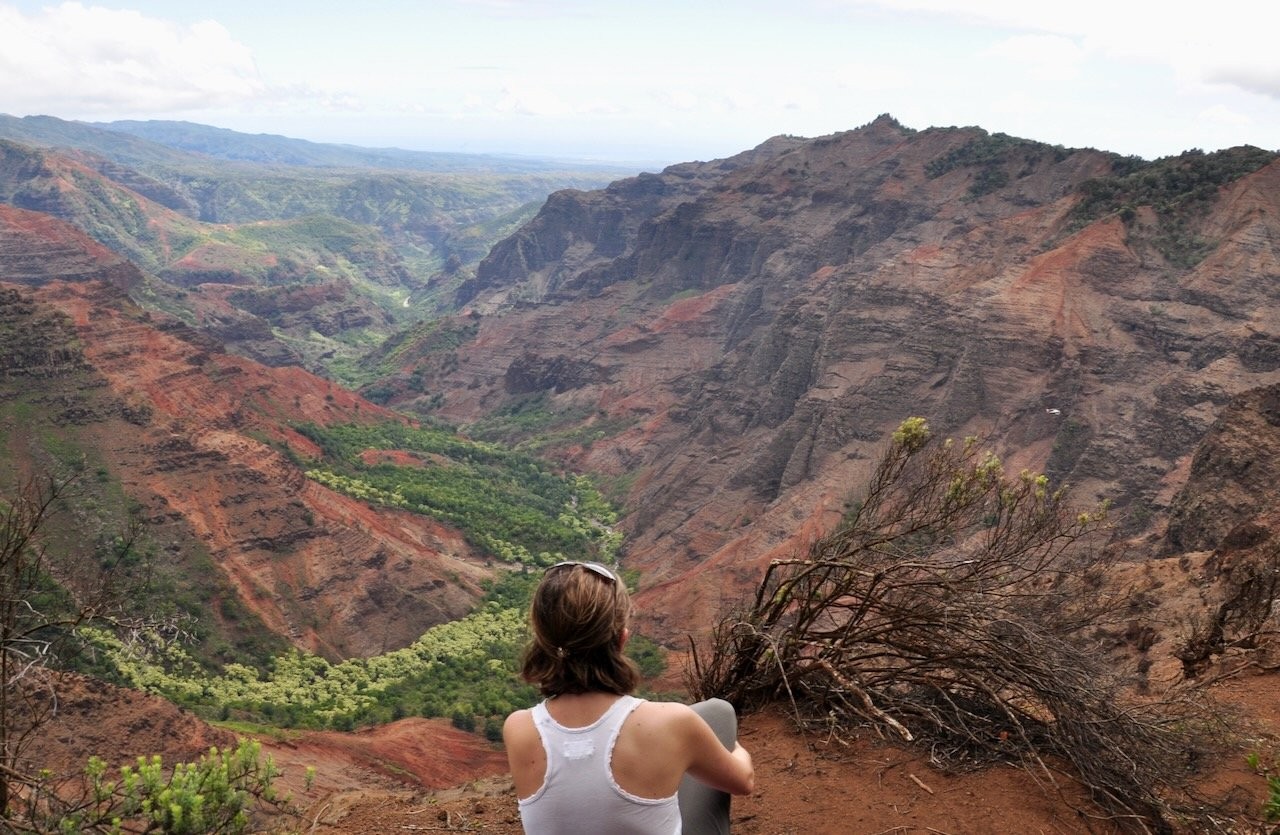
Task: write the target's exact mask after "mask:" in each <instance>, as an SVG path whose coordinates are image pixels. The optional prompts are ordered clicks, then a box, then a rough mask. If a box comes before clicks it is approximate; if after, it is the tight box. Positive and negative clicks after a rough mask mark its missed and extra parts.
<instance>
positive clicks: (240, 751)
mask: <svg viewBox="0 0 1280 835" xmlns="http://www.w3.org/2000/svg"><path fill="white" fill-rule="evenodd" d="M109 771H110V769H109V768H108V767H107V764H106V762H104V761H103V760H102V759H100V758H97V757H93V758H91V759H90V760H89V763H88V765H87V766H86V767H85V770H84V775H83V779H82V780H81V781H79V783H78V784H75V785H71V784H68V783H67V782H65V781H62V782H55V781H54V780H53V779H52V775H50V774H49V773H48V772H45V773H43V774H42V775H40V776H39V778H37V779H35V780H33V781H32V782H31V783H30V784H29V785H28V786H27V790H26V791H25V792H24V794H23V796H22V802H21V806H20V808H18V809H14V810H12V811H11V813H10V814H9V815H8V816H7V817H6V821H7V822H8V823H9V824H10V825H11V826H12V831H17V832H32V833H60V834H61V835H71V833H89V832H91V833H109V834H110V835H118V834H119V833H126V832H128V833H144V832H156V833H165V835H212V834H213V833H226V835H233V834H234V833H242V832H246V831H248V830H249V828H250V823H251V812H252V811H253V809H254V808H255V806H259V805H261V806H274V807H276V808H277V809H280V808H282V807H283V805H284V803H285V800H283V799H282V798H280V797H279V796H278V795H277V793H276V790H275V788H274V785H273V784H274V782H275V780H276V778H277V777H279V775H280V772H279V770H278V769H277V768H276V767H275V764H274V763H273V762H272V760H271V758H270V757H264V756H263V755H262V752H261V746H260V745H259V743H257V742H256V741H253V740H244V741H241V742H240V744H239V745H238V746H237V747H236V748H235V749H234V750H226V751H220V750H218V749H217V748H211V749H209V752H208V753H207V754H206V755H204V756H202V757H200V759H199V760H197V761H196V762H187V763H177V764H176V765H175V766H174V767H173V768H172V769H169V768H166V767H165V766H164V764H163V762H162V761H161V758H160V757H159V756H152V757H139V758H138V759H137V761H136V762H135V763H134V764H133V765H126V766H122V767H121V768H120V769H119V770H118V771H117V772H116V776H114V777H112V776H110V775H109V773H108V772H109Z"/></svg>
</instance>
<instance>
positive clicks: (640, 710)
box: [635, 700, 699, 729]
mask: <svg viewBox="0 0 1280 835" xmlns="http://www.w3.org/2000/svg"><path fill="white" fill-rule="evenodd" d="M635 713H636V716H637V717H638V718H641V719H643V720H644V721H646V722H652V723H655V724H661V725H664V726H667V727H671V728H673V729H674V728H680V727H684V726H687V725H689V724H691V723H695V722H698V721H699V720H698V714H696V713H694V712H693V708H691V707H689V706H688V705H686V704H683V703H682V702H650V701H647V700H643V701H641V702H640V704H638V705H636V708H635Z"/></svg>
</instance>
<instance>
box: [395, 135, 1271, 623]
mask: <svg viewBox="0 0 1280 835" xmlns="http://www.w3.org/2000/svg"><path fill="white" fill-rule="evenodd" d="M1130 164H1131V161H1127V160H1121V159H1120V158H1118V157H1115V156H1114V155H1109V154H1104V153H1101V152H1097V151H1093V150H1074V151H1072V150H1066V149H1062V148H1056V147H1050V146H1046V145H1041V144H1038V143H1034V142H1027V141H1023V140H1016V139H1012V138H1010V137H1004V136H1001V135H994V136H993V135H988V134H986V133H985V132H983V131H981V130H978V129H945V130H943V129H939V130H928V131H923V132H913V131H909V130H906V129H904V128H902V127H901V126H900V125H898V124H897V123H896V122H894V121H893V120H892V119H889V118H883V117H882V118H881V119H878V120H877V121H876V122H874V123H872V124H870V125H867V126H865V127H863V128H860V129H858V130H855V131H851V132H848V133H843V134H837V135H834V136H830V137H824V138H821V139H815V140H791V139H779V140H775V141H772V142H770V143H766V144H765V145H763V146H761V147H760V148H758V149H756V150H755V151H753V152H751V153H750V154H747V155H744V156H743V157H741V158H735V159H734V160H729V161H724V162H720V163H699V164H690V165H682V166H674V167H672V168H669V169H667V170H665V171H663V172H662V173H661V174H656V175H644V176H641V177H637V178H634V179H632V180H627V181H623V182H621V183H616V184H614V185H613V186H611V187H609V188H608V189H606V190H604V191H600V192H590V193H585V192H561V193H559V194H557V195H554V196H553V197H552V198H551V199H550V200H548V202H547V204H546V206H545V207H544V209H543V210H542V212H541V213H540V214H539V215H538V216H537V217H536V218H535V219H534V220H533V221H532V222H531V223H529V224H528V225H527V226H525V227H524V228H523V229H521V230H520V231H519V232H517V233H516V234H515V235H513V236H512V237H511V238H509V239H507V240H506V241H504V242H503V243H501V244H499V245H498V246H496V247H494V249H493V250H492V252H491V253H490V255H489V257H488V258H487V259H486V260H485V261H484V262H483V263H482V264H481V265H480V267H479V269H478V271H477V275H476V279H475V281H473V282H471V283H470V284H468V285H467V286H466V287H465V288H464V293H463V295H462V297H461V298H460V301H462V302H463V303H464V304H465V305H466V306H467V311H466V312H467V313H468V314H469V315H471V316H473V317H475V316H476V315H477V314H478V315H479V317H480V320H479V327H478V329H476V333H475V336H474V337H473V338H472V339H471V340H470V341H469V342H466V343H465V344H462V345H461V346H460V347H451V348H449V349H447V353H448V361H442V360H441V351H440V350H439V349H436V350H435V351H434V353H430V354H427V355H425V356H424V357H422V358H420V359H416V360H415V359H413V358H412V352H404V353H402V354H401V357H402V360H403V362H404V365H403V366H402V370H403V369H409V368H413V367H415V363H417V365H416V367H417V368H418V369H419V370H421V371H422V373H424V374H426V375H427V379H426V381H425V383H424V388H425V389H426V390H429V391H432V392H437V393H439V395H440V396H439V397H437V402H440V401H443V405H442V406H441V407H440V409H439V413H440V414H441V415H442V416H443V417H445V418H447V419H450V420H454V421H458V422H460V423H463V424H466V423H468V422H470V421H474V420H477V419H479V418H480V417H482V416H485V415H487V414H491V413H494V412H496V411H499V410H502V409H506V408H510V407H512V406H513V404H516V403H518V402H520V399H521V398H527V397H529V396H530V394H531V392H534V391H536V392H537V393H538V394H539V395H540V396H543V397H546V398H547V399H546V404H547V406H548V408H551V409H553V410H556V411H558V412H559V413H561V414H564V415H571V414H576V415H579V416H581V415H586V417H585V418H582V417H579V418H578V420H579V422H580V423H581V424H582V425H583V428H584V430H588V429H590V428H592V427H598V428H599V429H600V431H599V432H598V433H596V435H595V438H596V439H595V440H594V441H593V442H592V443H591V444H590V445H584V446H578V447H571V448H567V449H565V450H563V454H564V455H565V457H566V458H567V459H568V460H570V461H571V462H572V463H573V464H575V465H577V466H582V467H585V468H587V469H590V470H594V471H595V472H597V473H600V474H602V475H604V476H606V477H610V478H613V479H616V480H617V481H618V483H619V484H622V485H623V486H624V487H625V488H626V490H627V495H626V505H627V506H628V507H629V508H632V509H633V510H632V511H631V513H630V514H629V516H628V517H627V519H626V526H627V527H628V528H629V533H630V537H631V539H630V542H631V546H630V550H629V553H628V557H627V558H628V560H629V561H630V562H631V564H632V565H634V566H636V567H637V568H640V569H641V570H642V571H643V572H645V576H646V578H647V580H646V582H647V583H648V588H647V592H646V596H645V597H643V598H642V601H641V602H642V604H643V605H644V606H646V607H647V608H648V609H649V610H650V611H651V612H654V613H656V612H659V611H663V612H669V613H683V614H670V615H656V614H655V615H654V617H655V619H659V618H668V619H669V625H670V627H671V628H672V630H673V631H674V630H677V629H683V628H686V627H688V626H690V625H696V623H695V622H697V621H699V620H702V621H704V622H705V620H706V618H707V617H709V615H706V614H701V615H700V614H698V613H709V612H714V611H716V610H718V609H719V608H720V607H721V606H723V605H728V604H732V603H733V602H734V600H735V599H736V596H737V594H738V593H739V592H740V589H741V586H742V585H743V584H746V583H750V582H752V581H753V580H754V579H755V578H756V577H757V576H758V572H759V569H760V566H761V564H762V562H763V561H765V560H767V559H768V558H770V557H771V556H776V555H778V554H785V553H787V552H788V550H789V549H791V548H793V547H795V545H796V544H797V543H800V542H803V541H805V540H806V539H807V538H808V537H811V536H812V535H814V533H815V532H816V531H818V530H821V529H822V528H824V527H826V526H829V525H830V524H831V523H832V522H833V521H834V520H835V519H836V518H837V517H838V514H839V513H840V512H841V510H842V508H843V506H844V502H845V500H846V498H847V494H848V492H849V491H850V490H851V489H853V488H854V487H856V486H857V485H858V484H859V483H860V481H861V479H862V478H863V477H864V476H865V474H866V472H867V470H868V467H869V462H870V461H872V460H873V459H874V458H875V456H876V455H877V451H878V450H879V448H880V447H881V445H882V443H883V439H884V438H885V437H886V436H887V435H888V433H889V432H890V431H891V430H892V429H893V427H894V426H896V425H897V423H899V422H900V421H901V420H902V419H903V418H905V417H908V416H910V415H922V416H925V417H926V418H928V419H929V422H930V425H931V426H932V427H933V428H934V429H935V431H937V432H939V433H945V434H948V435H968V434H976V435H982V436H986V437H988V438H990V439H991V441H992V442H993V443H994V444H995V445H996V447H997V449H998V450H999V451H1000V452H1001V454H1002V457H1003V458H1004V459H1005V460H1006V464H1007V466H1008V467H1009V468H1011V469H1013V470H1014V471H1017V470H1018V469H1021V468H1023V467H1030V468H1033V469H1038V470H1042V471H1045V472H1047V473H1048V474H1049V475H1050V476H1051V477H1052V478H1053V479H1054V481H1055V482H1057V483H1069V484H1070V485H1071V486H1072V488H1073V490H1074V492H1075V494H1076V495H1077V497H1078V498H1080V499H1081V500H1082V501H1085V502H1092V501H1093V500H1095V499H1101V498H1106V499H1109V500H1111V501H1112V503H1113V504H1114V505H1115V507H1116V508H1117V510H1118V513H1119V516H1120V518H1121V525H1122V529H1121V534H1124V535H1128V534H1137V533H1139V532H1142V531H1144V530H1147V529H1149V528H1151V527H1152V526H1154V525H1157V524H1158V522H1159V521H1160V519H1161V517H1162V514H1164V513H1165V512H1166V511H1167V510H1168V507H1169V502H1170V500H1171V499H1172V497H1173V495H1174V493H1175V492H1176V490H1177V489H1178V487H1179V486H1180V485H1181V483H1182V481H1183V480H1184V479H1185V473H1186V465H1187V463H1188V462H1189V460H1190V456H1191V454H1192V452H1193V450H1194V449H1195V447H1196V444H1197V443H1198V442H1199V441H1200V439H1201V438H1203V437H1204V436H1205V434H1206V433H1207V432H1208V431H1209V428H1210V427H1211V426H1212V425H1213V423H1214V421H1215V420H1216V419H1217V417H1218V416H1219V415H1220V414H1221V412H1222V410H1223V409H1224V407H1225V406H1226V405H1227V403H1228V402H1230V400H1231V398H1232V397H1233V396H1235V395H1237V394H1239V393H1240V392H1243V391H1246V390H1248V389H1251V388H1254V387H1256V386H1260V385H1266V384H1271V383H1275V382H1278V381H1280V319H1278V318H1277V313H1276V310H1277V307H1276V305H1275V295H1276V293H1277V288H1280V281H1278V279H1280V244H1278V243H1277V242H1278V241H1280V164H1277V163H1276V162H1275V161H1274V159H1273V158H1272V157H1271V156H1270V155H1266V154H1262V153H1261V152H1256V149H1253V150H1251V149H1240V150H1239V151H1233V152H1223V153H1222V154H1220V155H1216V156H1211V157H1203V158H1202V157H1199V156H1195V155H1191V156H1188V157H1186V158H1183V159H1179V160H1172V161H1162V162H1161V163H1160V164H1159V165H1156V166H1154V167H1152V168H1150V169H1146V171H1147V172H1148V173H1147V175H1146V176H1147V179H1146V180H1143V179H1142V177H1141V176H1139V175H1134V176H1133V177H1127V176H1126V175H1127V173H1128V172H1127V170H1126V169H1125V166H1126V165H1130ZM1233 166H1239V170H1235V173H1234V174H1232V175H1230V176H1219V174H1220V171H1221V170H1224V169H1232V167H1233ZM1232 170H1234V169H1232ZM1160 189H1164V191H1162V192H1159V193H1160V194H1161V195H1163V196H1161V197H1160V198H1159V199H1156V198H1155V197H1152V196H1151V195H1152V194H1154V193H1156V191H1159V190H1160ZM1107 200H1111V201H1112V203H1111V204H1107V202H1106V201H1107ZM1099 206H1101V207H1102V208H1099ZM1171 207H1172V208H1171ZM561 372H563V373H561Z"/></svg>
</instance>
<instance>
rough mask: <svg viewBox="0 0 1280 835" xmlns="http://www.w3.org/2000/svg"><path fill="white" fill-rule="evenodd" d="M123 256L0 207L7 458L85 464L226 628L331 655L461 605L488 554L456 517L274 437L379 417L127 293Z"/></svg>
mask: <svg viewBox="0 0 1280 835" xmlns="http://www.w3.org/2000/svg"><path fill="white" fill-rule="evenodd" d="M32 253H37V254H40V253H42V254H43V257H39V258H36V257H33V255H32ZM41 266H43V272H42V271H41V269H40V268H41ZM136 275H137V271H136V270H135V269H133V268H132V267H129V265H128V264H127V262H126V263H122V262H121V261H120V259H119V258H118V257H116V256H114V255H111V254H110V253H108V252H107V251H106V250H104V249H103V248H102V247H100V246H97V245H96V244H91V242H88V241H87V239H86V238H85V237H84V236H83V235H82V234H81V233H79V232H77V231H76V230H75V229H73V228H72V227H70V226H69V225H67V224H64V223H61V222H60V221H56V220H53V219H52V218H49V217H48V216H45V215H37V214H34V213H30V212H23V211H21V210H16V209H11V208H9V207H0V450H2V451H3V454H4V457H5V460H6V461H8V462H10V464H11V465H12V466H11V468H10V469H9V473H10V474H12V473H21V472H25V471H36V472H44V471H47V469H48V466H49V465H50V464H53V463H57V462H56V461H50V460H49V459H50V457H51V456H52V457H53V458H54V459H57V460H59V461H62V463H64V464H68V463H69V464H73V465H76V466H80V467H85V468H88V469H89V470H90V471H91V472H93V471H96V473H97V475H96V480H95V483H97V482H100V483H101V484H103V485H105V487H104V489H103V490H102V492H103V497H102V499H101V502H102V504H103V506H106V504H107V503H108V502H109V497H110V494H111V493H112V490H110V489H106V488H107V487H110V486H111V485H115V486H116V489H117V490H118V491H119V492H122V493H123V495H125V496H127V497H129V499H130V500H131V502H132V505H133V513H134V514H135V516H136V517H137V518H139V519H140V520H141V521H143V522H144V523H145V525H146V531H147V537H148V540H149V541H150V542H152V543H154V544H155V545H156V547H157V548H158V549H159V550H160V552H161V553H162V554H163V557H162V559H164V560H169V561H180V562H181V565H177V564H176V563H175V565H174V566H173V568H174V571H175V572H178V573H180V574H183V573H185V574H187V575H190V576H188V577H187V578H186V579H187V580H188V581H190V585H192V587H194V588H197V589H198V590H199V591H198V592H193V593H197V594H199V595H203V596H204V598H203V599H205V600H206V602H207V603H208V604H209V605H210V606H212V607H213V611H214V612H215V613H216V612H221V613H222V616H223V617H224V618H225V619H226V622H223V623H220V624H215V629H216V630H221V631H222V632H223V633H224V634H225V636H226V639H227V640H229V641H232V642H235V641H236V640H245V639H247V637H249V636H248V635H247V634H246V630H248V631H249V632H251V631H252V629H251V628H250V625H247V624H245V623H243V622H237V621H244V620H245V619H246V618H256V619H258V620H260V622H261V623H262V624H264V625H265V626H266V627H267V629H269V630H270V631H271V632H273V633H275V634H276V635H280V636H284V637H285V638H286V639H287V640H290V641H292V642H293V643H294V644H296V645H298V646H300V647H304V648H307V649H310V650H314V651H319V652H323V653H325V654H327V655H329V656H331V657H336V656H350V655H364V654H372V653H377V652H381V651H384V650H386V649H389V648H394V647H400V646H404V645H406V644H408V643H409V642H411V641H413V640H414V639H416V638H417V637H418V636H420V635H421V634H422V633H423V632H424V631H425V630H426V629H428V628H429V627H431V626H433V625H435V624H437V623H441V622H444V621H449V620H454V619H456V618H458V617H460V616H462V615H463V614H465V613H466V612H467V611H469V610H470V608H471V607H472V605H473V604H474V602H475V599H476V598H477V597H478V595H479V582H480V580H482V579H483V578H485V577H487V576H488V575H489V573H490V572H489V570H488V569H487V568H485V567H484V566H483V565H482V564H481V563H480V562H479V561H478V560H477V559H476V558H475V556H474V555H473V553H472V552H471V549H470V548H469V546H467V545H466V543H465V542H463V540H462V538H461V536H460V535H458V534H457V533H456V532H454V531H452V530H450V529H447V528H445V527H443V526H441V525H439V524H436V523H433V522H432V521H430V520H427V519H424V518H423V517H419V516H415V515H412V514H408V513H397V512H374V511H372V510H371V509H370V508H369V507H368V506H366V505H364V504H362V503H359V502H356V501H354V500H351V499H348V498H346V497H344V496H341V495H338V494H336V493H333V492H331V491H329V490H328V489H326V488H324V487H321V486H320V485H318V484H315V483H314V482H311V481H310V480H308V479H307V478H306V477H305V475H304V474H303V472H302V470H301V469H300V467H299V465H298V464H297V463H295V461H294V459H293V458H291V457H290V456H288V455H286V454H285V453H284V452H283V451H282V450H283V449H284V448H285V447H289V448H291V449H293V450H294V451H296V452H297V453H300V454H302V455H306V454H308V452H309V451H310V449H311V447H310V443H309V442H308V441H307V440H306V439H305V438H303V437H302V436H300V435H298V434H297V433H296V432H294V431H293V429H292V428H291V427H292V426H293V425H295V424H297V423H300V422H306V421H310V422H315V423H319V424H322V425H325V424H330V423H346V422H362V421H368V420H395V419H397V417H396V416H395V415H393V414H391V413H389V412H386V411H385V410H383V409H381V408H379V407H378V406H375V405H374V404H372V403H369V402H367V401H363V400H361V399H360V398H358V397H356V396H355V395H353V394H351V393H349V392H347V391H344V390H343V389H341V388H339V387H337V386H335V385H333V384H332V383H330V382H327V381H325V380H321V379H319V378H317V377H314V376H312V375H311V374H309V373H307V372H305V371H303V370H301V369H299V368H296V367H295V368H279V369H274V368H267V367H264V366H262V365H260V364H258V363H256V362H253V361H251V360H248V359H245V358H243V357H239V356H236V355H233V354H229V353H226V352H225V351H223V350H222V348H221V346H220V345H219V344H218V343H217V342H215V341H213V340H211V339H210V338H209V337H208V335H207V334H202V333H200V332H197V331H195V330H193V329H192V328H190V327H188V326H186V325H184V324H182V323H180V322H177V321H175V320H171V319H168V318H167V317H161V316H153V315H152V314H150V313H147V312H145V311H143V310H141V309H140V308H139V307H137V306H136V305H135V304H134V303H133V302H131V301H130V300H129V298H128V297H127V296H126V295H125V294H124V293H123V292H122V291H121V289H120V288H119V285H120V284H121V283H127V281H128V280H129V278H130V277H131V276H136ZM17 282H20V284H18V283H17ZM51 439H52V440H51ZM63 459H65V460H63ZM77 461H79V462H80V463H79V464H76V462H77ZM8 477H9V476H8V475H6V481H7V480H8ZM105 523H106V520H104V524H105ZM237 601H238V603H237ZM237 613H240V614H237ZM259 631H261V628H260V627H259ZM259 637H261V636H259Z"/></svg>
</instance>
